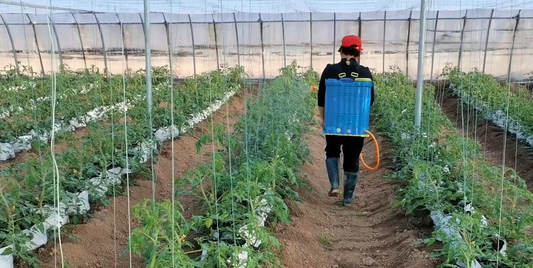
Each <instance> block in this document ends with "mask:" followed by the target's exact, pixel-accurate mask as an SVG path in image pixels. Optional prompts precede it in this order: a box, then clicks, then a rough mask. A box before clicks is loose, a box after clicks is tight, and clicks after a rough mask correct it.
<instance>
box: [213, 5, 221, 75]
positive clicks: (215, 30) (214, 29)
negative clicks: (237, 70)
mask: <svg viewBox="0 0 533 268" xmlns="http://www.w3.org/2000/svg"><path fill="white" fill-rule="evenodd" d="M211 17H212V18H213V34H214V37H215V53H216V54H217V70H220V58H219V57H220V56H219V55H218V35H217V23H216V22H215V15H211Z"/></svg>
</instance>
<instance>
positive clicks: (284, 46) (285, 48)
mask: <svg viewBox="0 0 533 268" xmlns="http://www.w3.org/2000/svg"><path fill="white" fill-rule="evenodd" d="M281 37H282V38H281V40H282V42H283V67H287V45H286V44H285V21H284V20H283V13H281Z"/></svg>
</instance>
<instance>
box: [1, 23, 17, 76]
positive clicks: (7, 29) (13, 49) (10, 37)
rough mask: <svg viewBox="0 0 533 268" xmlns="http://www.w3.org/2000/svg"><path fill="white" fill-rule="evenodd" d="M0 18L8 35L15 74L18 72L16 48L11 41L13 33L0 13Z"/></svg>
mask: <svg viewBox="0 0 533 268" xmlns="http://www.w3.org/2000/svg"><path fill="white" fill-rule="evenodd" d="M0 19H1V20H2V22H3V23H4V26H5V27H6V31H7V36H8V37H9V42H10V43H11V50H12V51H13V59H14V60H15V68H17V74H20V69H19V61H18V57H17V49H16V48H15V42H14V41H13V35H11V30H10V29H9V26H7V23H6V21H5V20H4V17H3V16H2V14H0Z"/></svg>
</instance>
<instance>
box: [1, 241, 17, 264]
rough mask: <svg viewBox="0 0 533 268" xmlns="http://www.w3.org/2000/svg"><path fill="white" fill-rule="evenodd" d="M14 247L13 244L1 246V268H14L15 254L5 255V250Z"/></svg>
mask: <svg viewBox="0 0 533 268" xmlns="http://www.w3.org/2000/svg"><path fill="white" fill-rule="evenodd" d="M10 248H12V246H7V247H3V248H0V268H13V267H14V264H13V254H9V255H4V251H6V250H8V249H10Z"/></svg>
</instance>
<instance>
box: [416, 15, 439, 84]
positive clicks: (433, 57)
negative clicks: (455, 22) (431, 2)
mask: <svg viewBox="0 0 533 268" xmlns="http://www.w3.org/2000/svg"><path fill="white" fill-rule="evenodd" d="M437 26H439V11H438V10H437V14H436V15H435V29H434V31H433V44H431V46H432V48H431V74H430V78H429V79H430V80H431V81H433V69H434V68H435V44H436V42H437ZM419 38H420V37H419Z"/></svg>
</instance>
